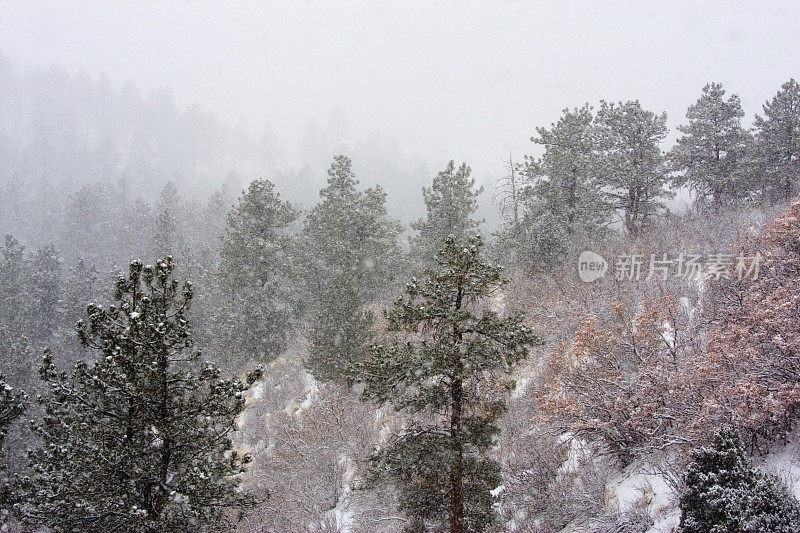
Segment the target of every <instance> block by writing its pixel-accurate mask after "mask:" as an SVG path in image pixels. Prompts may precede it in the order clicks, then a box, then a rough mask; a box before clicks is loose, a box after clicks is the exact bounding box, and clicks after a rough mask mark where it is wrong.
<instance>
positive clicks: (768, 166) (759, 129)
mask: <svg viewBox="0 0 800 533" xmlns="http://www.w3.org/2000/svg"><path fill="white" fill-rule="evenodd" d="M763 109H764V116H763V117H762V116H760V115H756V118H755V129H756V143H757V146H756V150H757V151H758V158H759V159H760V163H761V165H760V167H761V168H762V169H763V172H764V180H765V181H764V184H763V189H764V192H765V195H766V196H767V198H769V199H771V200H773V201H774V200H788V199H789V198H791V197H793V196H794V195H796V194H797V192H798V190H800V84H798V83H797V81H795V80H794V78H792V79H790V80H789V81H787V82H786V83H784V84H783V85H782V86H781V90H780V91H778V93H777V94H776V95H775V96H774V97H773V98H772V100H771V101H769V102H767V103H765V104H764V108H763Z"/></svg>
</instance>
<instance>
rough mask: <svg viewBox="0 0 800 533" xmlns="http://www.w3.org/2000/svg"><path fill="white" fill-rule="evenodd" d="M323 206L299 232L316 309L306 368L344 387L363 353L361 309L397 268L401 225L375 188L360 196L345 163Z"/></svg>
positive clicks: (336, 169)
mask: <svg viewBox="0 0 800 533" xmlns="http://www.w3.org/2000/svg"><path fill="white" fill-rule="evenodd" d="M320 197H321V198H322V202H321V203H319V204H318V205H317V206H315V207H314V209H312V211H311V212H310V213H309V215H308V217H307V218H306V221H305V225H304V227H303V235H304V247H305V250H306V253H307V255H306V279H307V286H308V290H309V292H310V298H311V299H312V301H313V302H314V308H313V309H312V316H311V331H310V333H309V337H310V339H311V346H310V351H309V355H308V360H307V365H308V367H309V369H310V370H311V371H312V373H313V374H314V375H315V376H316V377H317V378H319V379H325V380H345V381H347V380H348V379H349V378H348V377H347V376H346V375H345V374H346V373H347V371H346V369H348V368H350V367H351V366H352V364H353V363H354V362H355V361H356V360H357V359H358V358H359V357H360V356H361V355H362V354H363V352H364V351H365V350H366V345H365V344H362V343H361V341H362V340H364V341H365V340H366V339H367V338H368V330H369V326H370V325H371V319H370V317H369V314H368V313H365V311H364V309H363V306H364V305H365V304H366V303H367V302H368V300H369V299H370V298H371V297H374V296H375V295H376V294H377V293H378V291H379V290H380V289H383V288H384V287H385V285H386V283H387V281H389V280H390V278H391V272H392V271H393V270H394V269H395V265H396V262H397V257H398V256H399V248H398V245H397V236H398V234H399V232H400V224H399V223H398V222H397V221H395V220H392V219H390V218H388V216H387V214H386V195H385V193H384V192H383V189H381V188H380V186H375V187H371V188H368V189H365V190H363V191H362V190H359V189H358V180H356V176H355V174H354V173H353V170H352V163H351V161H350V159H348V158H347V157H345V156H342V155H340V156H336V157H335V158H334V160H333V163H332V164H331V168H330V169H329V170H328V185H327V187H325V188H323V189H322V190H321V191H320Z"/></svg>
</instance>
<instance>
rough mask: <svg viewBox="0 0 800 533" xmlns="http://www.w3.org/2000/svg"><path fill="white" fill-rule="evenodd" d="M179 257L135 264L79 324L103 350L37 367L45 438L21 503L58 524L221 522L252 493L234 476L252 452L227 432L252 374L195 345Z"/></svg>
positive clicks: (182, 527)
mask: <svg viewBox="0 0 800 533" xmlns="http://www.w3.org/2000/svg"><path fill="white" fill-rule="evenodd" d="M172 270H173V262H172V259H171V257H167V258H165V259H163V260H160V261H158V262H157V263H156V264H155V265H154V266H150V265H147V266H143V265H142V263H141V262H139V261H134V262H133V263H131V266H130V270H129V274H128V276H127V277H126V276H120V277H119V279H118V280H117V283H116V291H115V295H114V297H115V303H114V305H111V306H108V307H101V306H98V305H94V304H91V305H89V306H88V307H87V315H88V320H87V321H86V322H83V321H82V322H80V323H79V324H78V326H77V330H78V336H79V338H80V341H81V343H82V344H83V345H84V346H85V347H87V348H90V349H92V350H96V351H97V352H98V354H99V357H98V359H97V360H95V361H93V362H90V363H87V362H80V363H78V364H76V365H75V368H74V370H73V371H72V372H71V373H70V374H67V373H66V372H59V371H58V370H57V368H56V367H55V365H54V363H53V361H52V357H51V355H50V353H49V352H45V357H44V360H43V363H42V366H41V369H40V375H41V377H42V379H43V380H44V381H46V383H47V385H48V386H49V393H48V394H47V395H44V396H42V397H40V398H39V399H38V400H39V402H40V403H41V405H42V407H43V416H42V419H41V420H39V421H38V422H37V423H36V427H35V430H36V431H37V433H38V435H39V436H40V438H41V441H42V442H41V445H40V446H39V447H38V448H36V449H35V450H33V451H31V452H30V461H31V473H30V475H29V476H27V477H25V478H22V479H19V480H18V484H19V491H20V498H18V499H17V503H16V504H15V509H16V510H17V511H18V512H19V514H20V515H21V516H22V517H23V518H24V520H26V521H27V522H30V523H33V524H37V525H41V526H46V527H48V528H51V529H52V530H54V531H87V532H91V531H97V532H101V531H103V532H106V531H131V532H133V531H135V532H167V531H217V530H225V529H227V528H228V527H229V526H230V523H231V518H232V517H233V516H235V514H236V512H237V511H238V512H242V511H244V510H246V509H247V508H248V507H249V506H250V505H251V504H252V502H253V499H252V498H251V497H250V496H249V495H248V494H246V493H243V492H241V491H240V490H239V487H238V485H239V482H238V479H237V475H238V474H240V473H241V472H243V471H244V467H245V464H246V463H248V461H249V456H248V455H246V454H242V453H241V452H240V451H238V450H235V449H234V448H233V445H232V443H231V434H232V432H233V431H234V429H235V419H236V416H237V415H238V414H239V413H241V412H242V410H243V408H244V397H243V395H242V393H243V392H244V391H245V390H246V389H247V388H248V386H249V384H251V383H252V382H253V381H254V380H255V379H256V378H257V377H258V375H259V372H260V370H258V369H256V370H255V371H253V372H251V373H249V374H248V376H247V379H246V381H245V382H241V381H239V380H236V379H227V378H222V377H221V376H220V372H219V370H218V369H217V368H216V367H215V366H214V365H213V364H212V363H210V362H203V361H202V360H201V359H200V353H199V352H197V351H195V350H194V349H193V343H192V329H191V326H190V324H189V320H188V316H187V311H188V308H189V304H190V303H191V300H192V293H193V289H192V285H191V284H190V283H188V282H187V283H185V284H184V285H183V286H179V283H178V281H177V280H176V279H174V278H173V276H172Z"/></svg>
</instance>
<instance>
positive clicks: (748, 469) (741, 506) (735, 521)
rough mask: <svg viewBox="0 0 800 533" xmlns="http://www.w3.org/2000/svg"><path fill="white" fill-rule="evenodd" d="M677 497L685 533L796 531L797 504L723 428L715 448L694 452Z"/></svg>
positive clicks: (799, 509) (799, 512)
mask: <svg viewBox="0 0 800 533" xmlns="http://www.w3.org/2000/svg"><path fill="white" fill-rule="evenodd" d="M684 481H685V482H686V487H687V488H686V492H685V493H684V494H683V495H682V496H681V498H680V509H681V511H682V513H683V514H682V516H681V522H680V528H681V529H680V530H681V531H682V532H684V533H729V532H753V533H756V532H761V531H770V532H774V533H792V532H794V531H798V529H800V504H798V502H797V500H796V499H795V498H794V496H792V495H791V494H789V493H788V492H787V491H786V489H785V488H784V487H782V486H781V485H780V483H779V481H778V480H777V479H776V478H774V477H773V476H769V475H765V474H762V473H761V472H759V471H758V470H756V469H755V468H754V467H753V466H752V464H750V461H749V460H748V459H747V456H746V455H745V453H744V445H743V444H742V440H741V438H740V437H739V434H738V432H736V430H734V429H732V428H730V427H724V428H722V429H720V431H719V432H717V434H716V436H715V438H714V445H713V446H712V447H710V448H701V449H700V450H698V451H697V452H695V454H694V461H693V462H692V463H691V464H690V465H689V467H688V469H687V470H686V474H685V477H684Z"/></svg>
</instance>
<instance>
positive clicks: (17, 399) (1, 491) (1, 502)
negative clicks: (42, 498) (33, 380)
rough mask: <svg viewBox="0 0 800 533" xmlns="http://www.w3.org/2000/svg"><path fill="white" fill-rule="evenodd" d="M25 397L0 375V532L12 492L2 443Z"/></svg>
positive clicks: (21, 409) (22, 408)
mask: <svg viewBox="0 0 800 533" xmlns="http://www.w3.org/2000/svg"><path fill="white" fill-rule="evenodd" d="M26 401H27V397H26V396H25V393H24V392H22V391H15V390H14V388H13V387H11V385H9V384H8V383H6V380H5V377H4V376H3V375H2V374H0V530H3V524H4V521H5V518H6V516H7V514H8V505H9V504H10V503H11V501H12V500H11V497H12V491H11V488H12V487H11V486H10V484H9V481H8V479H7V472H6V461H5V455H4V452H3V442H4V441H5V438H6V435H7V434H8V429H9V426H10V425H11V424H12V422H14V420H16V419H17V418H19V416H20V415H21V414H22V413H23V412H24V411H25V405H26Z"/></svg>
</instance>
